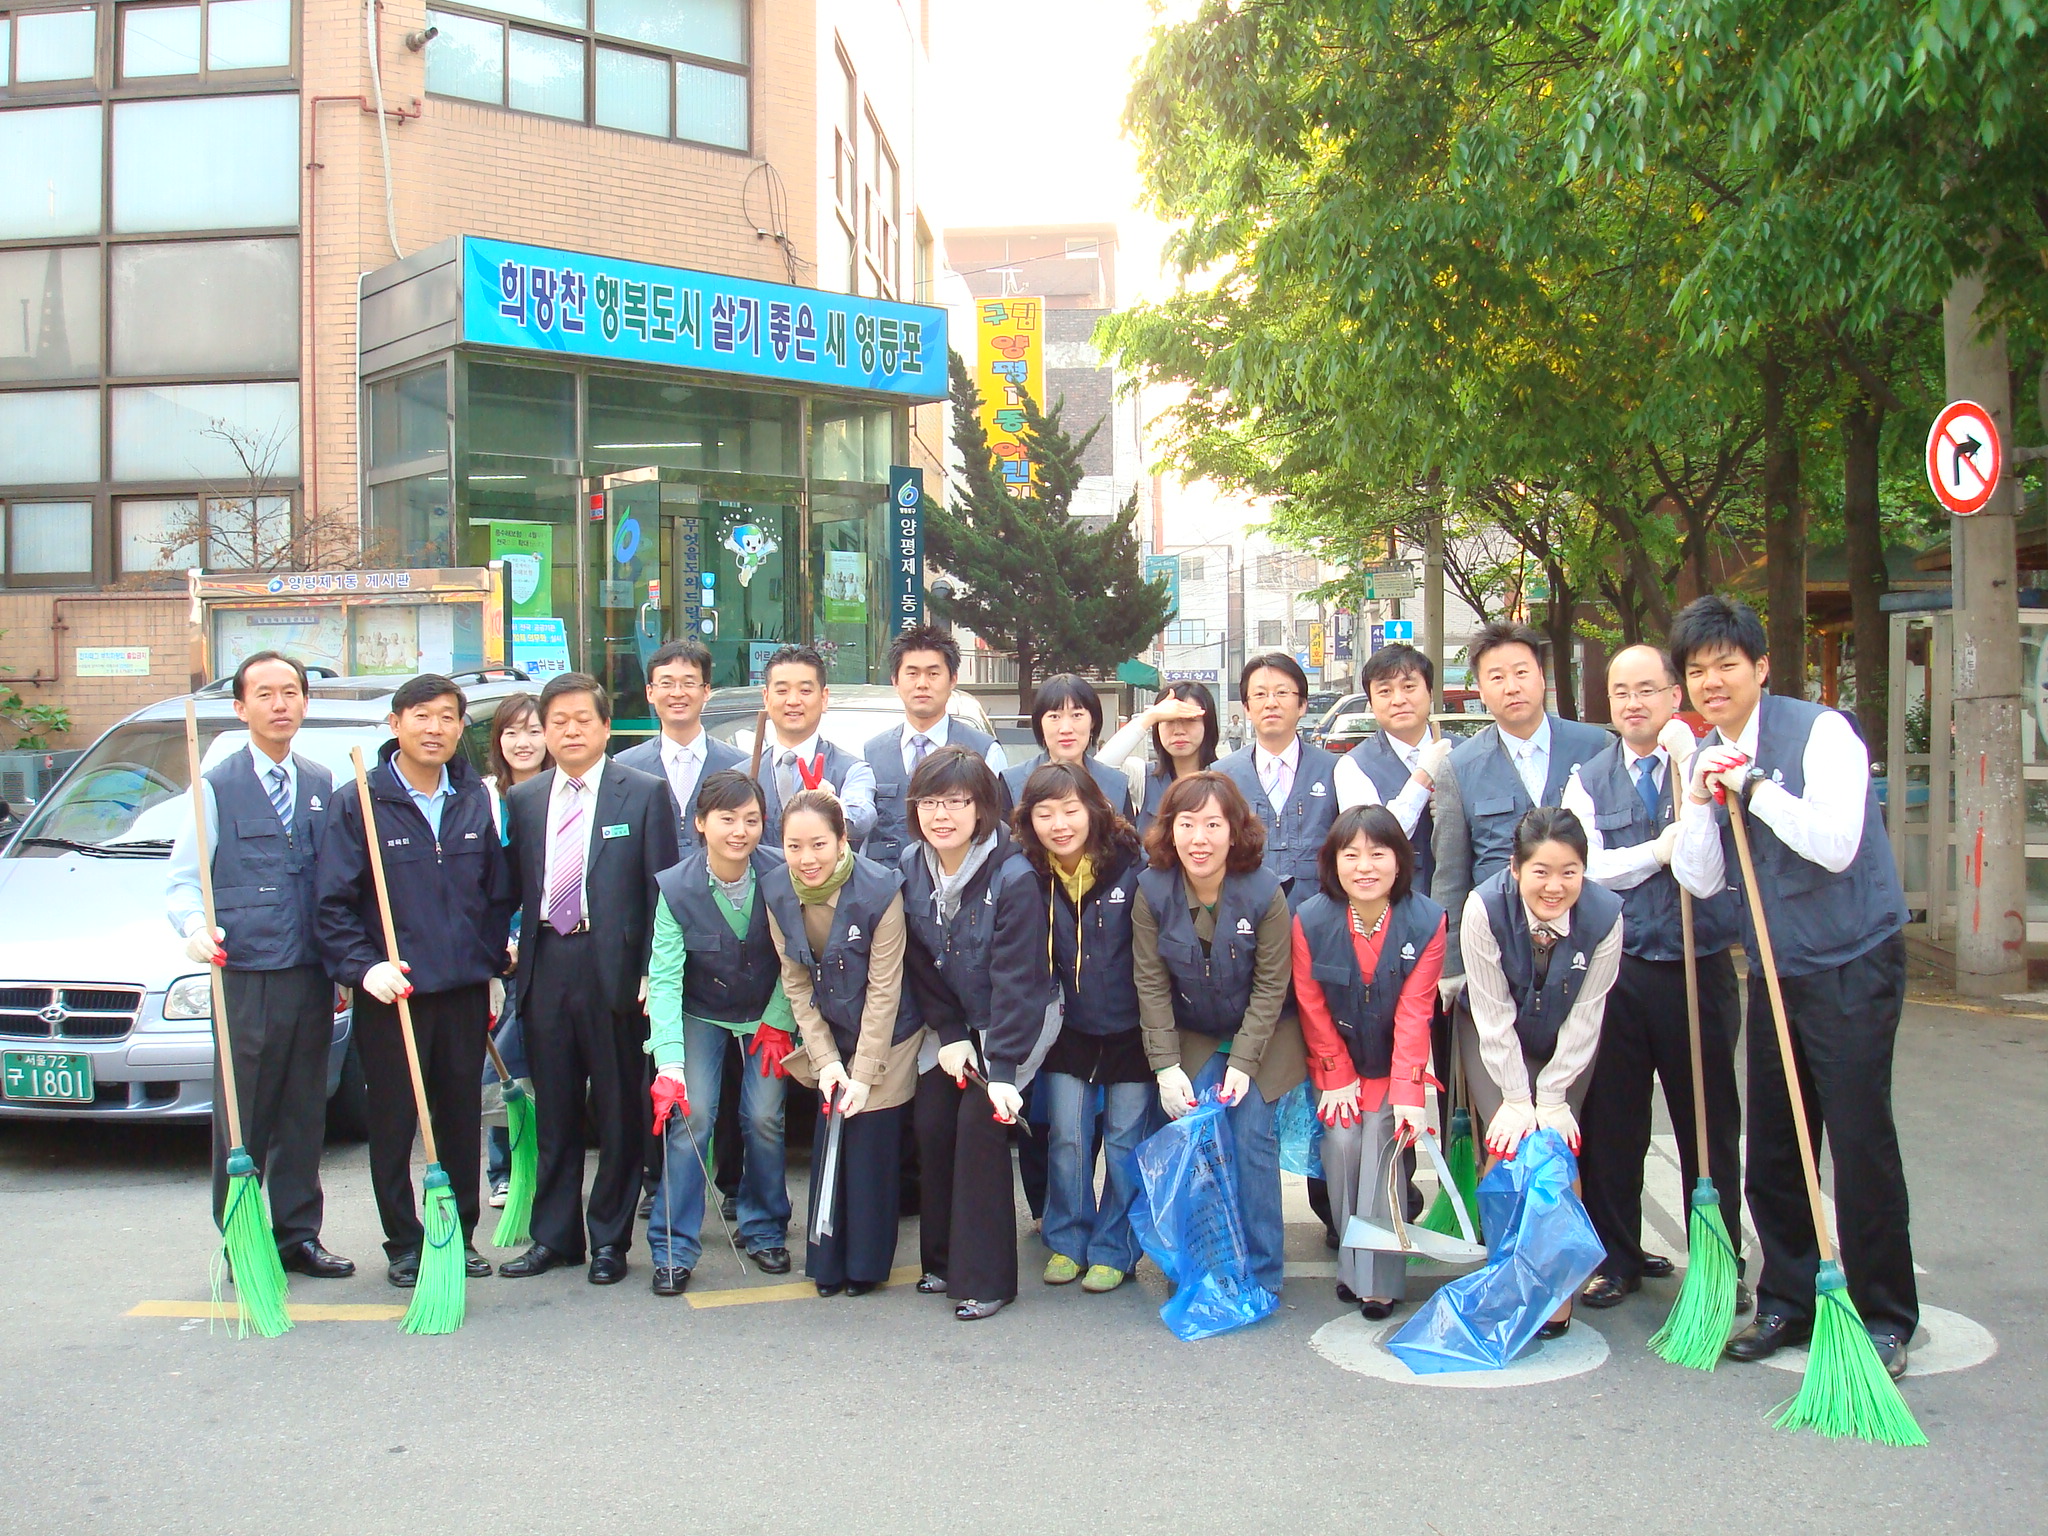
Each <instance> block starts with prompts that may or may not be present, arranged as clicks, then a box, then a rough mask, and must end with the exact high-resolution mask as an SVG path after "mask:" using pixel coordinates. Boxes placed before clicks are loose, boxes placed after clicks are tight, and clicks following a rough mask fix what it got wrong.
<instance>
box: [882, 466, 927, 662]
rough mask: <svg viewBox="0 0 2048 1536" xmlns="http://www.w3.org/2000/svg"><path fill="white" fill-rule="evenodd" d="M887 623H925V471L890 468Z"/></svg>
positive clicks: (902, 626)
mask: <svg viewBox="0 0 2048 1536" xmlns="http://www.w3.org/2000/svg"><path fill="white" fill-rule="evenodd" d="M889 534H890V537H891V539H893V540H894V547H893V548H892V549H891V550H890V556H891V567H890V569H891V575H890V579H889V596H890V613H889V618H890V621H891V622H892V623H893V624H894V626H895V627H896V628H897V629H898V630H905V629H915V628H917V626H918V625H920V624H922V623H923V622H924V471H923V470H921V469H914V468H912V467H911V466H909V465H907V464H891V465H890V466H889Z"/></svg>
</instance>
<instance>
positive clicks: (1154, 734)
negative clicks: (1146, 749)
mask: <svg viewBox="0 0 2048 1536" xmlns="http://www.w3.org/2000/svg"><path fill="white" fill-rule="evenodd" d="M1221 735H1222V727H1221V726H1220V725H1219V724H1218V723H1217V718H1216V697H1215V695H1214V694H1212V693H1210V692H1209V690H1208V689H1207V688H1206V687H1204V686H1203V685H1202V684H1200V683H1168V684H1167V685H1166V687H1165V689H1164V690H1163V691H1161V693H1160V695H1159V697H1158V699H1157V700H1156V701H1155V702H1154V703H1153V705H1152V707H1151V708H1150V709H1148V710H1146V711H1145V712H1144V713H1143V714H1141V715H1138V716H1136V717H1134V718H1133V719H1132V720H1131V721H1130V722H1129V723H1128V724H1126V725H1125V726H1124V727H1123V728H1122V729H1121V730H1119V731H1118V732H1117V733H1116V734H1115V735H1114V736H1112V737H1110V738H1109V740H1108V741H1106V742H1104V743H1103V744H1102V761H1103V762H1105V763H1107V764H1109V766H1110V767H1112V768H1115V767H1119V766H1121V767H1122V769H1123V770H1124V775H1125V777H1127V778H1128V779H1129V780H1130V781H1131V803H1132V804H1133V805H1135V806H1137V807H1138V834H1139V836H1141V837H1142V836H1143V835H1144V834H1145V832H1146V831H1147V830H1149V829H1150V827H1151V825H1152V818H1153V817H1154V816H1157V815H1158V814H1159V800H1160V797H1161V796H1162V795H1164V794H1165V793H1166V786H1167V785H1169V784H1171V783H1172V782H1173V781H1174V780H1175V779H1178V778H1182V777H1185V776H1186V775H1188V774H1190V773H1200V772H1201V771H1202V770H1203V769H1205V768H1208V767H1211V766H1212V765H1213V764H1214V763H1215V761H1216V758H1217V755H1218V754H1217V751H1216V743H1217V741H1218V740H1219V739H1220V738H1221ZM1147 737H1150V738H1151V741H1152V756H1151V759H1150V761H1147V760H1146V759H1145V758H1144V757H1143V756H1142V755H1140V754H1139V752H1138V748H1139V747H1140V746H1141V745H1142V744H1143V743H1144V741H1145V739H1146V738H1147Z"/></svg>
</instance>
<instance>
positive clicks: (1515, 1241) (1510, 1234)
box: [1387, 1130, 1607, 1376]
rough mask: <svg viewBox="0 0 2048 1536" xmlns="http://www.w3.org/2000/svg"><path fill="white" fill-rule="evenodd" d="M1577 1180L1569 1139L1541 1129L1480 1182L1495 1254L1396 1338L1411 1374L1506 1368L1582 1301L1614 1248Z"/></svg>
mask: <svg viewBox="0 0 2048 1536" xmlns="http://www.w3.org/2000/svg"><path fill="white" fill-rule="evenodd" d="M1577 1173H1578V1163H1577V1161H1576V1160H1575V1159H1574V1158H1573V1157H1572V1154H1571V1152H1570V1150H1569V1149H1567V1148H1566V1146H1565V1144H1564V1138H1563V1137H1562V1136H1560V1135H1558V1134H1557V1132H1555V1131H1551V1130H1542V1131H1537V1132H1536V1133H1535V1134H1534V1135H1532V1136H1529V1137H1527V1138H1526V1139H1525V1140H1524V1141H1523V1142H1522V1145H1521V1148H1520V1149H1519V1150H1518V1151H1517V1152H1516V1154H1515V1156H1514V1157H1513V1158H1512V1159H1510V1160H1509V1161H1507V1162H1504V1163H1501V1164H1500V1165H1499V1166H1497V1167H1496V1168H1495V1169H1494V1170H1493V1172H1491V1173H1489V1174H1488V1175H1487V1176H1486V1177H1485V1178H1483V1179H1481V1180H1480V1181H1479V1213H1480V1221H1481V1224H1482V1226H1483V1227H1484V1228H1485V1231H1486V1236H1487V1242H1488V1249H1489V1252H1490V1254H1491V1257H1489V1258H1488V1260H1487V1262H1486V1265H1485V1267H1484V1268H1482V1269H1477V1270H1474V1271H1473V1272H1472V1273H1471V1274H1469V1275H1461V1276H1460V1277H1459V1278H1458V1279H1456V1280H1453V1281H1451V1282H1450V1283H1449V1284H1448V1285H1445V1286H1443V1287H1442V1288H1440V1289H1439V1290H1438V1291H1437V1293H1436V1294H1435V1295H1434V1296H1432V1297H1430V1298H1429V1300H1428V1301H1426V1302H1424V1303H1423V1304H1422V1306H1421V1307H1420V1308H1419V1309H1418V1310H1417V1311H1416V1314H1415V1316H1413V1317H1412V1318H1410V1319H1409V1320H1408V1321H1407V1323H1406V1324H1404V1325H1403V1326H1402V1328H1401V1330H1400V1331H1399V1332H1398V1333H1396V1334H1395V1335H1394V1336H1393V1337H1392V1338H1391V1339H1389V1340H1387V1348H1388V1349H1390V1350H1392V1351H1393V1353H1394V1354H1395V1355H1396V1356H1397V1357H1399V1359H1400V1360H1401V1361H1402V1362H1403V1363H1404V1364H1405V1365H1406V1366H1407V1367H1408V1369H1409V1370H1411V1371H1413V1372H1415V1374H1416V1375H1418V1376H1434V1375H1436V1374H1438V1373H1440V1372H1443V1371H1490V1370H1499V1369H1500V1368H1501V1367H1503V1366H1505V1365H1506V1364H1507V1363H1508V1362H1509V1361H1510V1360H1513V1359H1514V1358H1515V1356H1516V1355H1517V1354H1519V1353H1520V1352H1521V1351H1522V1349H1523V1348H1524V1347H1525V1346H1526V1345H1527V1344H1528V1343H1529V1341H1530V1340H1531V1339H1533V1338H1535V1337H1536V1330H1537V1329H1539V1328H1541V1327H1542V1326H1543V1324H1544V1323H1545V1321H1547V1320H1548V1319H1549V1317H1550V1315H1551V1313H1553V1312H1555V1311H1556V1310H1557V1309H1558V1307H1559V1306H1560V1305H1562V1304H1563V1303H1564V1301H1565V1300H1566V1299H1567V1298H1568V1297H1571V1296H1575V1295H1577V1294H1578V1290H1579V1287H1580V1286H1582V1285H1584V1284H1585V1283H1586V1281H1587V1279H1588V1278H1589V1277H1590V1276H1591V1275H1592V1273H1593V1271H1594V1270H1595V1269H1597V1268H1598V1267H1599V1264H1600V1260H1601V1259H1602V1258H1603V1257H1605V1255H1606V1251H1607V1250H1606V1248H1605V1247H1604V1246H1603V1245H1602V1244H1601V1242H1600V1239H1599V1236H1598V1235H1597V1234H1596V1233H1595V1232H1594V1231H1593V1222H1592V1219H1591V1218H1590V1217H1588V1216H1587V1215H1586V1208H1585V1207H1584V1206H1583V1205H1581V1204H1580V1203H1579V1197H1578V1196H1577V1195H1575V1194H1573V1193H1572V1180H1573V1178H1574V1177H1576V1176H1577Z"/></svg>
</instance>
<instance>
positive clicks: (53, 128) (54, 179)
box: [0, 106, 102, 240]
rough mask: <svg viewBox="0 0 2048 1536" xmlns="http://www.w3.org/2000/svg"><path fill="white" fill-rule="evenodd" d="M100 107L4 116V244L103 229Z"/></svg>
mask: <svg viewBox="0 0 2048 1536" xmlns="http://www.w3.org/2000/svg"><path fill="white" fill-rule="evenodd" d="M101 124H102V112H101V109H100V108H99V107H97V106H84V107H42V108H38V109H35V110H32V111H26V112H23V111H14V112H0V240H35V239H39V238H44V237H47V236H50V235H92V234H98V233H99V228H100V143H101Z"/></svg>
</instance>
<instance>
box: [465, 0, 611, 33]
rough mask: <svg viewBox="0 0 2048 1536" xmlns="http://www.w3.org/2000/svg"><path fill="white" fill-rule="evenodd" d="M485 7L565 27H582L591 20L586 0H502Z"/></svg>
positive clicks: (529, 19) (508, 14)
mask: <svg viewBox="0 0 2048 1536" xmlns="http://www.w3.org/2000/svg"><path fill="white" fill-rule="evenodd" d="M484 9H485V10H491V11H503V12H504V13H505V14H506V15H507V16H524V17H525V18H526V19H527V20H528V21H550V22H554V23H556V24H557V25H559V26H564V27H582V26H586V25H588V24H589V21H590V7H589V5H588V4H587V3H586V0H502V3H498V4H492V5H487V6H485V7H484Z"/></svg>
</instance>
